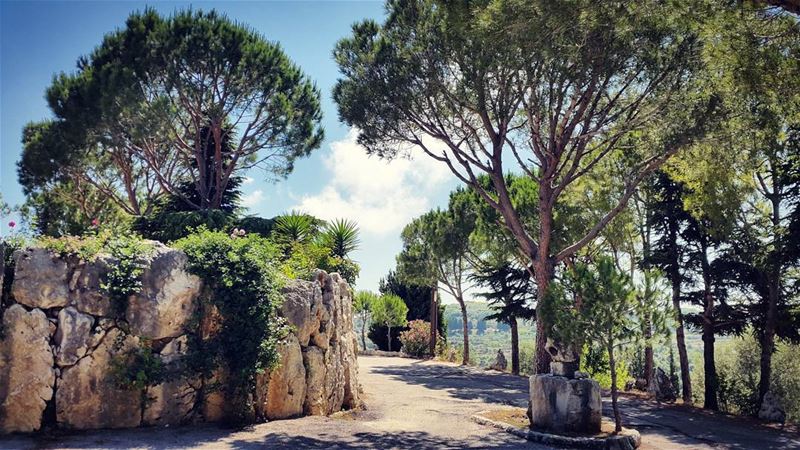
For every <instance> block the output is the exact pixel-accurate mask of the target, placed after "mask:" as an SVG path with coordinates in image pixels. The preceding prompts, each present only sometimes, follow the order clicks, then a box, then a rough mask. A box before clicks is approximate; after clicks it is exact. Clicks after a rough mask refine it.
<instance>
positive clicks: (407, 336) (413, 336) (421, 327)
mask: <svg viewBox="0 0 800 450" xmlns="http://www.w3.org/2000/svg"><path fill="white" fill-rule="evenodd" d="M430 342H431V324H430V322H426V321H424V320H412V321H411V322H408V329H407V330H405V331H402V332H401V333H400V345H402V351H403V352H404V353H406V354H407V355H410V356H414V357H416V358H422V357H425V356H430Z"/></svg>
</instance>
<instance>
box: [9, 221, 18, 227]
mask: <svg viewBox="0 0 800 450" xmlns="http://www.w3.org/2000/svg"><path fill="white" fill-rule="evenodd" d="M8 226H9V227H11V228H14V227H15V226H17V222H14V221H13V220H12V221H11V222H8Z"/></svg>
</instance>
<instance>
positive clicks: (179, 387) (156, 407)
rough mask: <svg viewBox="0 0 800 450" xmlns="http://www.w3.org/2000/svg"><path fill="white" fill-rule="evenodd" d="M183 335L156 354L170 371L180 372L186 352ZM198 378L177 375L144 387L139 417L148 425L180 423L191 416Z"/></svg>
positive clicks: (185, 341) (186, 343) (186, 342)
mask: <svg viewBox="0 0 800 450" xmlns="http://www.w3.org/2000/svg"><path fill="white" fill-rule="evenodd" d="M188 342H189V340H188V338H187V337H186V335H183V336H179V337H177V338H175V339H172V340H170V341H169V342H168V343H167V344H166V345H165V346H164V348H162V349H161V352H160V353H159V356H160V357H161V361H162V362H163V363H164V365H165V368H166V370H167V371H168V372H170V373H179V372H180V369H181V364H183V360H182V357H183V356H185V355H186V353H187V351H188V345H189V344H188ZM197 385H199V380H197V379H186V378H184V377H178V378H173V379H170V380H169V381H166V382H164V383H161V384H159V385H157V386H153V387H150V388H148V389H147V403H146V405H145V409H144V414H143V415H142V420H143V422H144V423H145V424H147V425H180V424H183V423H186V422H189V421H191V420H192V419H193V417H192V412H193V411H194V404H195V400H196V398H197V388H196V386H197Z"/></svg>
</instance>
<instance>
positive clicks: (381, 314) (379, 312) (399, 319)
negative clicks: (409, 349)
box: [372, 294, 408, 351]
mask: <svg viewBox="0 0 800 450" xmlns="http://www.w3.org/2000/svg"><path fill="white" fill-rule="evenodd" d="M406 314H408V307H407V306H406V304H405V303H403V299H401V298H400V297H398V296H396V295H393V294H386V295H381V296H380V297H378V299H377V300H376V301H374V302H373V303H372V320H374V321H375V322H377V323H380V324H381V325H383V326H385V327H386V328H387V332H386V335H387V339H388V340H389V351H392V327H402V326H403V325H405V324H406Z"/></svg>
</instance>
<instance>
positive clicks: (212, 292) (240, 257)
mask: <svg viewBox="0 0 800 450" xmlns="http://www.w3.org/2000/svg"><path fill="white" fill-rule="evenodd" d="M175 246H176V247H177V248H179V249H181V250H183V251H184V252H185V253H186V255H187V256H188V258H189V265H188V270H189V271H190V272H192V273H194V274H195V275H197V276H199V277H200V278H201V279H203V282H204V283H205V287H206V298H205V299H204V300H205V301H207V302H208V304H209V305H212V306H213V307H215V308H216V309H217V310H218V311H219V314H220V316H221V318H220V328H219V331H218V332H217V333H215V334H213V336H210V337H209V339H206V340H203V339H197V338H195V339H190V356H189V362H190V364H193V365H200V366H202V367H199V369H200V370H201V371H203V372H205V373H206V375H207V376H208V375H210V374H209V373H208V372H209V371H213V370H214V369H216V368H217V367H216V366H217V365H218V364H219V365H223V366H224V372H225V374H226V375H225V382H224V390H225V395H226V402H227V404H228V408H229V411H228V412H229V416H230V418H231V420H233V421H236V422H248V421H252V420H253V419H254V416H253V414H254V408H253V404H252V398H253V393H254V391H255V384H256V376H257V375H258V374H259V373H262V372H264V371H268V370H270V369H271V368H273V367H274V366H275V365H276V364H277V362H278V352H277V344H278V342H279V340H280V339H282V338H283V337H284V336H285V333H286V330H287V328H286V325H285V321H284V320H283V319H282V318H281V317H279V316H278V315H277V307H278V306H279V302H280V293H279V290H278V288H279V283H280V275H279V273H278V271H277V270H276V264H275V261H276V258H277V257H278V251H277V249H276V247H275V246H274V245H273V244H271V243H270V242H269V241H267V240H266V239H264V238H262V237H260V236H256V235H246V236H236V235H228V234H226V233H223V232H219V231H209V230H207V229H200V230H199V231H197V232H196V233H194V234H192V235H189V236H187V237H185V238H183V239H180V240H179V241H177V242H176V243H175ZM195 369H197V368H195Z"/></svg>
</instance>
